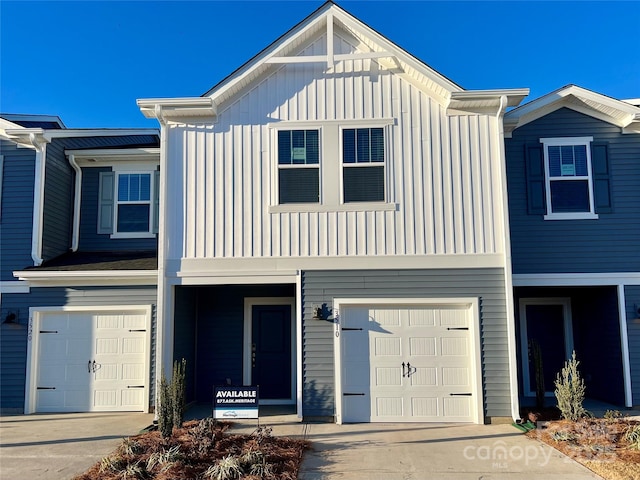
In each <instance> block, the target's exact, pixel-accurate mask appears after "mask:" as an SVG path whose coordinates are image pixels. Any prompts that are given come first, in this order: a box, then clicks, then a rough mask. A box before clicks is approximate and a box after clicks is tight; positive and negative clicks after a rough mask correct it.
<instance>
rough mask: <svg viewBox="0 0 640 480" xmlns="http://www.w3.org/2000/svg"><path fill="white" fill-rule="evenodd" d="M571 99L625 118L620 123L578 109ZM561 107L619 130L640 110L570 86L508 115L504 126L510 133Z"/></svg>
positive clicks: (588, 109)
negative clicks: (614, 111) (591, 103)
mask: <svg viewBox="0 0 640 480" xmlns="http://www.w3.org/2000/svg"><path fill="white" fill-rule="evenodd" d="M570 97H575V98H577V99H579V100H588V101H590V102H593V103H596V104H600V105H602V106H603V107H606V108H609V109H613V110H616V111H618V112H619V113H621V114H624V115H625V119H624V120H620V119H619V118H614V117H612V116H610V115H607V114H605V113H603V112H601V111H600V110H598V109H596V108H593V107H590V106H588V105H584V106H583V107H582V108H580V107H578V106H576V105H575V104H572V103H570V101H569V98H570ZM564 106H566V107H568V108H571V109H573V110H576V111H580V112H581V113H585V114H587V115H591V116H594V117H596V118H599V119H601V120H603V121H607V122H609V123H612V124H614V125H617V126H619V127H627V126H628V125H630V124H631V123H633V122H634V121H635V120H634V119H635V118H637V116H638V115H640V108H638V107H637V106H635V105H633V104H630V103H627V102H625V101H623V100H617V99H615V98H611V97H607V96H606V95H602V94H600V93H596V92H593V91H591V90H587V89H585V88H582V87H578V86H577V85H570V86H567V87H563V88H560V89H558V90H555V91H553V92H551V93H548V94H546V95H544V96H542V97H540V98H537V99H535V100H533V101H531V102H529V103H526V104H525V105H522V106H520V107H518V108H516V109H514V110H511V111H510V112H507V113H506V114H505V117H504V118H505V125H506V126H508V128H509V130H511V131H513V130H514V129H515V128H518V127H521V126H523V125H526V124H527V123H530V122H532V121H534V120H537V119H538V118H540V117H542V116H544V115H547V114H549V113H551V112H553V111H555V110H557V109H559V108H562V107H564Z"/></svg>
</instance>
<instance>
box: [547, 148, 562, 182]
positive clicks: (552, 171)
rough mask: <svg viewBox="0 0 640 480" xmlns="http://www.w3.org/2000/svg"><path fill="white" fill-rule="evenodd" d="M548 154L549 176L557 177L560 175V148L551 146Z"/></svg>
mask: <svg viewBox="0 0 640 480" xmlns="http://www.w3.org/2000/svg"><path fill="white" fill-rule="evenodd" d="M548 152H549V175H550V176H552V177H559V176H561V175H562V169H561V168H560V147H558V146H551V147H549V149H548Z"/></svg>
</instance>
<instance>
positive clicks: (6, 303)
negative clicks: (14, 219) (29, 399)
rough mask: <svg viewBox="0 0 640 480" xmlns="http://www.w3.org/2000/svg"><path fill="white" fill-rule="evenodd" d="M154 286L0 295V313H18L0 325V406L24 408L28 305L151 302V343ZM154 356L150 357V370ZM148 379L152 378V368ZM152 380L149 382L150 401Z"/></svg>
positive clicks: (154, 300) (44, 289) (33, 291)
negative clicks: (0, 303) (9, 311)
mask: <svg viewBox="0 0 640 480" xmlns="http://www.w3.org/2000/svg"><path fill="white" fill-rule="evenodd" d="M156 292H157V289H156V287H155V286H132V287H113V288H109V287H70V288H62V287H55V288H54V287H52V288H32V289H31V293H29V294H4V295H2V312H3V313H4V312H5V311H8V310H11V311H14V312H16V313H17V314H18V321H19V323H18V324H13V325H12V324H6V323H5V324H1V325H0V409H1V410H5V411H11V410H14V411H15V410H19V411H22V409H23V407H24V389H25V374H26V359H27V334H28V328H27V326H28V322H29V307H57V306H85V305H95V306H97V307H98V306H109V305H153V319H152V343H154V342H155V307H156V296H157V293H156ZM154 363H155V362H154V358H153V357H152V358H151V365H152V369H153V365H154ZM151 373H152V376H151V378H152V379H153V378H154V376H153V375H154V372H153V371H152V372H151ZM153 384H154V382H153V381H152V382H151V385H152V388H151V394H152V395H151V398H152V402H153V391H154V385H153Z"/></svg>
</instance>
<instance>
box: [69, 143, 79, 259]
mask: <svg viewBox="0 0 640 480" xmlns="http://www.w3.org/2000/svg"><path fill="white" fill-rule="evenodd" d="M69 164H70V165H71V168H73V170H74V171H75V172H76V184H75V192H74V199H73V231H72V234H71V251H72V252H77V251H78V244H79V243H80V205H81V200H82V169H81V168H80V167H79V166H78V164H77V163H76V158H75V156H74V155H69Z"/></svg>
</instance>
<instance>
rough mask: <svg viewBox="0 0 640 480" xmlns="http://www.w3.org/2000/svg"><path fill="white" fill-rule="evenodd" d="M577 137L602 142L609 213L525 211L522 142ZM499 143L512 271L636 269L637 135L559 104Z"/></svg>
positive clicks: (639, 218) (639, 254)
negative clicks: (588, 216) (589, 216)
mask: <svg viewBox="0 0 640 480" xmlns="http://www.w3.org/2000/svg"><path fill="white" fill-rule="evenodd" d="M578 136H592V137H593V140H594V142H607V143H608V156H609V166H610V193H611V196H612V203H613V209H612V211H611V213H599V219H597V220H546V221H545V220H544V219H543V216H542V215H529V214H527V185H526V177H525V153H524V152H525V145H527V144H539V139H540V138H546V137H578ZM505 144H506V157H507V179H508V191H509V218H510V230H511V248H512V257H513V273H514V274H518V273H561V272H622V271H640V249H639V248H638V239H639V238H640V188H639V187H640V135H638V134H625V135H623V134H622V133H621V132H620V128H619V127H616V126H614V125H611V124H609V123H606V122H603V121H600V120H597V119H595V118H593V117H590V116H587V115H583V114H581V113H577V112H575V111H573V110H570V109H567V108H562V109H560V110H557V111H555V112H553V113H550V114H549V115H546V116H544V117H542V118H540V119H538V120H536V121H534V122H531V123H529V124H527V125H524V126H523V127H520V128H518V129H516V130H515V131H514V132H513V138H510V139H506V140H505Z"/></svg>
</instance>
